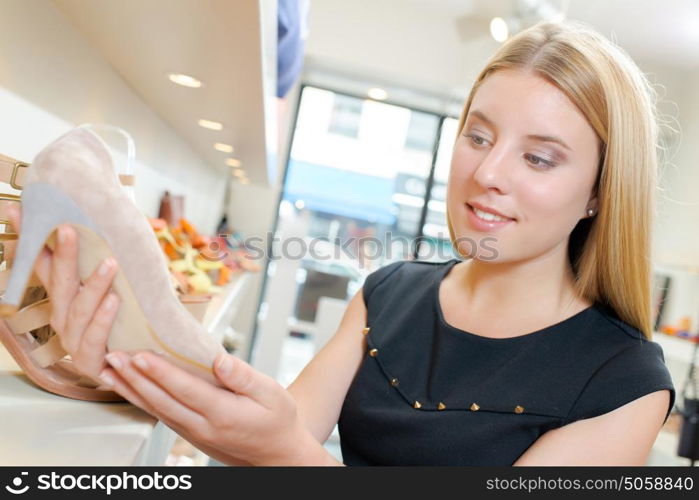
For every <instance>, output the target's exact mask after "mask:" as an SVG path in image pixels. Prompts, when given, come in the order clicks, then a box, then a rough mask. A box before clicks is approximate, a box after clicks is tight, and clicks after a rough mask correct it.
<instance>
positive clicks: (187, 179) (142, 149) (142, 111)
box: [0, 0, 225, 233]
mask: <svg viewBox="0 0 699 500" xmlns="http://www.w3.org/2000/svg"><path fill="white" fill-rule="evenodd" d="M85 122H94V123H109V124H112V125H116V126H119V127H122V128H124V129H126V130H127V131H128V132H129V133H130V134H131V135H132V136H133V138H134V140H135V142H136V154H137V161H138V164H137V170H136V174H137V181H136V200H137V204H138V205H139V208H140V209H141V210H142V211H143V212H144V213H145V214H146V215H148V216H156V215H157V210H158V206H159V201H160V196H161V195H162V192H163V191H164V190H165V189H169V190H171V192H173V193H175V194H183V195H185V197H186V201H185V215H186V217H188V218H189V219H190V220H191V222H192V223H193V224H194V225H195V226H196V227H197V228H198V229H199V230H201V231H202V232H204V233H213V232H214V231H215V228H216V225H217V223H218V220H219V218H220V216H221V214H222V210H223V207H222V204H223V198H224V190H225V178H223V177H222V175H223V174H221V172H220V171H217V170H215V169H214V168H213V167H210V166H209V165H208V164H206V163H205V162H204V161H202V159H201V158H200V157H199V156H198V155H197V154H196V153H195V152H194V151H193V150H192V148H191V147H190V146H189V145H188V144H187V143H186V142H185V141H183V140H182V139H181V138H180V137H179V136H178V135H176V134H175V133H174V132H173V131H172V129H171V128H170V127H169V126H168V125H167V124H166V123H165V122H164V121H163V120H162V119H161V118H160V117H159V116H158V115H156V114H155V113H154V112H152V111H151V110H150V109H149V108H148V105H147V103H145V102H144V101H143V100H142V99H141V98H140V97H139V96H138V95H137V94H136V93H135V92H134V91H133V90H132V89H131V88H130V87H129V86H128V85H127V84H126V82H125V81H124V80H122V79H121V77H120V76H119V75H118V74H117V73H116V72H115V71H114V70H113V68H112V67H111V66H110V65H109V64H108V63H107V62H106V61H105V60H104V59H103V58H102V57H101V55H100V54H99V53H98V52H97V51H96V50H95V49H93V48H92V47H91V46H90V45H89V43H88V42H87V41H86V40H85V39H84V38H83V37H82V36H81V35H80V33H79V32H78V31H77V30H76V29H75V28H74V27H73V26H72V25H71V24H70V22H69V20H67V19H66V18H65V17H64V16H63V14H61V12H60V11H59V10H58V9H57V8H56V7H55V6H54V4H53V3H52V2H51V1H49V0H29V1H27V0H2V2H0V152H1V153H3V154H6V155H9V156H13V157H15V158H18V159H21V160H24V161H31V159H32V158H33V157H34V156H35V155H36V153H38V152H39V151H40V150H41V148H42V147H44V146H45V145H46V144H47V143H49V142H50V141H52V140H53V139H54V138H56V137H58V136H59V135H61V134H62V133H64V132H66V131H68V130H69V129H70V128H72V127H73V126H75V125H79V124H81V123H85ZM120 161H121V159H120V156H119V155H117V164H119V162H120Z"/></svg>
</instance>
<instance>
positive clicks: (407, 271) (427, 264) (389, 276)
mask: <svg viewBox="0 0 699 500" xmlns="http://www.w3.org/2000/svg"><path fill="white" fill-rule="evenodd" d="M454 260H455V259H452V260H448V261H446V262H431V261H421V260H397V261H394V262H391V263H390V264H386V265H383V266H381V267H379V268H378V269H375V270H374V271H372V272H371V273H369V274H368V275H367V277H366V278H365V280H364V286H363V294H364V302H365V303H368V301H369V297H370V296H371V295H372V294H373V293H374V291H375V290H377V289H381V288H384V289H389V288H390V289H391V290H393V291H395V290H396V289H397V288H399V289H400V288H413V287H415V286H417V285H419V284H425V283H427V281H426V280H428V279H429V278H430V277H431V276H436V274H437V273H439V272H440V271H442V270H444V268H445V266H448V265H450V264H452V263H453V262H454Z"/></svg>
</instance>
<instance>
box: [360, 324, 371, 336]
mask: <svg viewBox="0 0 699 500" xmlns="http://www.w3.org/2000/svg"><path fill="white" fill-rule="evenodd" d="M369 330H371V327H369V326H367V327H365V328H364V329H363V330H362V334H364V335H366V334H367V333H369Z"/></svg>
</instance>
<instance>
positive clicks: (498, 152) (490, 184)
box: [473, 147, 512, 193]
mask: <svg viewBox="0 0 699 500" xmlns="http://www.w3.org/2000/svg"><path fill="white" fill-rule="evenodd" d="M508 158H509V157H508V154H507V151H506V150H505V149H504V148H497V147H494V148H492V149H491V150H490V151H488V153H487V154H486V155H485V156H484V157H483V158H482V160H481V162H480V163H479V164H478V166H477V167H476V171H475V172H474V174H473V179H474V180H475V181H476V182H477V183H478V184H480V185H481V187H482V188H483V189H484V190H490V189H495V190H497V191H499V192H501V193H506V192H508V191H509V189H510V182H511V179H510V175H511V170H510V166H511V162H512V159H511V158H509V159H508Z"/></svg>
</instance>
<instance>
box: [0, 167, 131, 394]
mask: <svg viewBox="0 0 699 500" xmlns="http://www.w3.org/2000/svg"><path fill="white" fill-rule="evenodd" d="M27 168H29V164H28V163H24V162H20V161H17V160H15V159H13V158H10V157H8V156H4V155H0V182H3V183H6V184H9V185H10V186H11V187H12V188H14V189H16V190H19V191H21V190H22V186H23V184H24V176H25V175H26V172H27V170H26V169H27ZM121 180H122V182H123V183H124V184H130V183H132V180H133V179H132V178H131V177H128V178H122V179H121ZM20 201H21V198H20V196H19V195H17V194H10V193H0V225H2V226H3V232H0V295H2V294H3V293H4V291H5V289H6V288H7V284H8V278H9V276H10V271H11V269H12V264H13V260H14V255H15V250H16V246H17V245H16V244H17V234H16V233H14V232H11V231H9V229H10V221H9V218H8V209H9V208H10V207H11V206H12V205H16V204H19V203H20ZM50 307H51V304H50V301H49V299H48V296H47V293H46V290H45V289H44V288H43V286H42V285H41V283H40V282H39V279H38V278H37V276H36V275H35V274H32V275H31V276H30V278H29V281H28V283H27V291H26V293H25V296H24V299H23V301H22V303H21V305H20V309H19V311H17V312H16V313H15V314H13V315H11V316H8V317H6V318H5V320H4V321H0V341H2V343H3V345H4V346H5V347H6V349H7V350H8V352H9V353H10V354H11V355H12V357H13V358H14V359H15V360H16V361H17V363H18V364H19V365H20V367H21V368H22V369H23V371H24V373H25V374H26V375H27V377H28V378H29V380H31V381H32V382H34V383H35V384H36V385H38V386H39V387H42V388H43V389H46V390H48V391H49V392H52V393H54V394H59V395H62V396H66V397H70V398H74V399H81V400H87V401H123V398H122V397H121V396H120V395H119V394H117V393H116V392H114V391H112V390H108V389H103V388H100V387H98V385H97V384H95V383H94V382H93V381H92V380H91V379H89V378H87V377H84V376H82V375H81V374H80V373H79V372H78V371H77V370H76V369H75V368H74V366H73V364H72V360H71V359H70V356H66V353H65V351H63V349H62V347H61V344H60V341H59V340H58V337H56V336H55V331H54V330H53V329H52V328H51V326H50V325H49V315H50Z"/></svg>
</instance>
